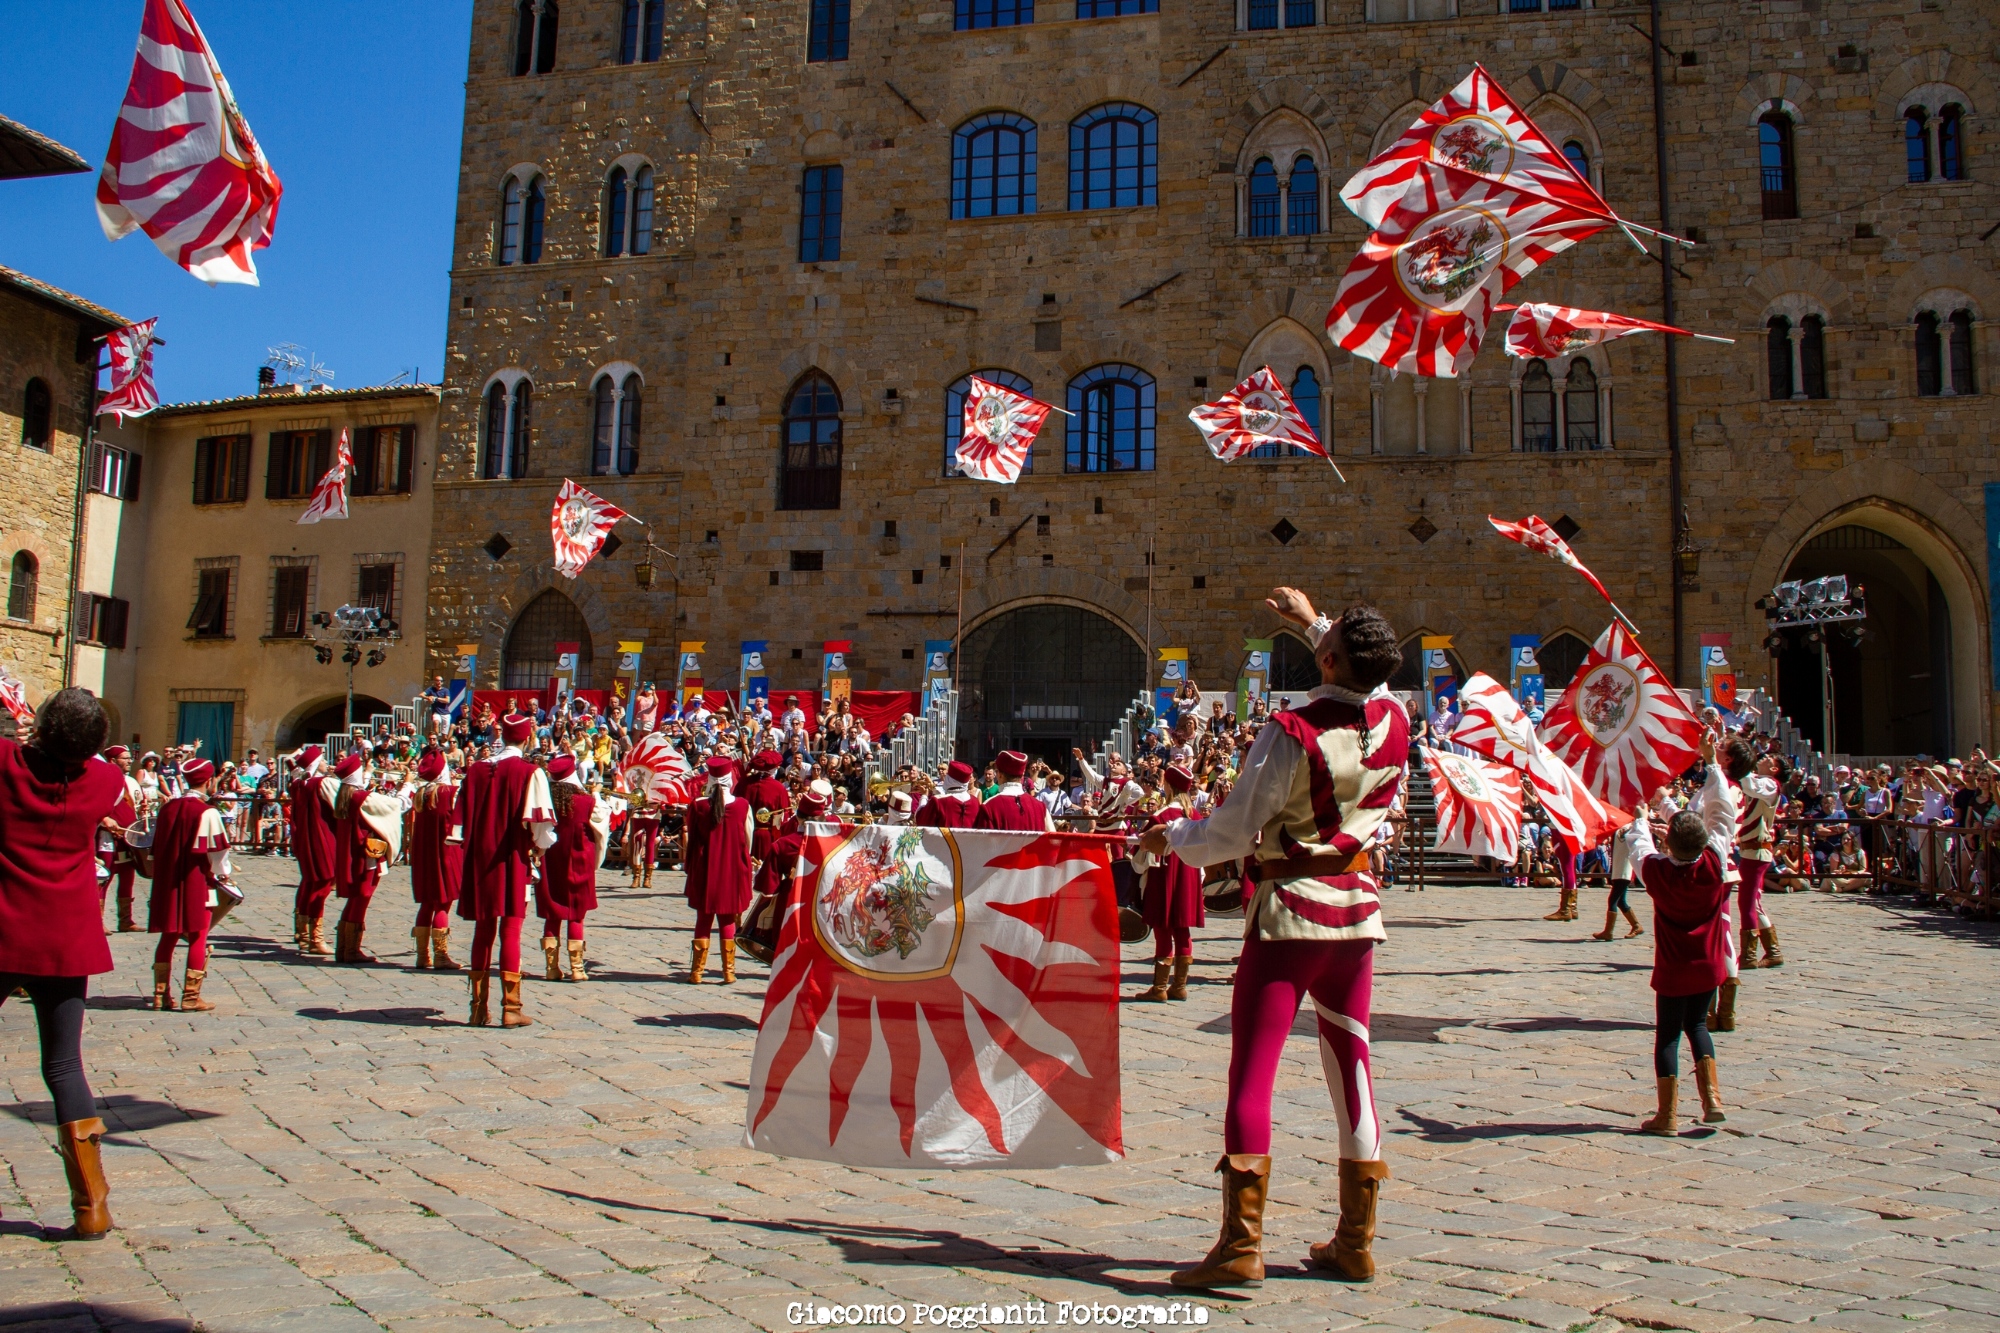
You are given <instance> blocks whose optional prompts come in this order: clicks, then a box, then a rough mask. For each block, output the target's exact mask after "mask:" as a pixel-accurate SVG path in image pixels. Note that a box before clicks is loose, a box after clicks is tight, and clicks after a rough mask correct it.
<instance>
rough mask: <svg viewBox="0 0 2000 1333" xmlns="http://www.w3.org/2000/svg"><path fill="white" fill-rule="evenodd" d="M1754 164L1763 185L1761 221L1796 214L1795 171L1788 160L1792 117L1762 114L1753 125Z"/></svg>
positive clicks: (1796, 179) (1774, 112)
mask: <svg viewBox="0 0 2000 1333" xmlns="http://www.w3.org/2000/svg"><path fill="white" fill-rule="evenodd" d="M1757 163H1758V170H1759V173H1760V176H1761V179H1762V182H1763V196H1764V218H1765V220H1766V221H1767V222H1778V221H1783V220H1785V219H1787V218H1795V217H1797V216H1798V215H1799V186H1798V172H1797V169H1796V167H1795V166H1794V164H1793V159H1792V118H1791V117H1790V116H1787V115H1786V114H1784V113H1783V112H1782V111H1770V112H1766V113H1765V114H1764V116H1763V118H1762V119H1760V120H1759V121H1758V122H1757Z"/></svg>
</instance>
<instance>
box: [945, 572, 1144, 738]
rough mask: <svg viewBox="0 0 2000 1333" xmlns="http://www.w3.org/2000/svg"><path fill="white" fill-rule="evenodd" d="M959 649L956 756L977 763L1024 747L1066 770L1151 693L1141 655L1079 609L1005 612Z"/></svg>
mask: <svg viewBox="0 0 2000 1333" xmlns="http://www.w3.org/2000/svg"><path fill="white" fill-rule="evenodd" d="M959 652H960V661H961V674H960V697H959V709H958V752H959V757H960V758H963V759H966V760H968V761H970V762H973V763H978V764H983V763H985V762H986V761H987V760H989V759H991V758H992V757H993V756H994V755H996V754H998V753H999V752H1000V751H1002V750H1019V751H1021V752H1022V753H1024V754H1029V755H1033V756H1034V757H1036V758H1039V759H1044V760H1046V761H1047V762H1048V763H1049V765H1050V766H1051V767H1053V768H1055V769H1056V770H1057V771H1059V772H1065V773H1066V772H1068V771H1069V770H1070V769H1071V767H1072V765H1071V762H1070V750H1071V749H1072V748H1081V749H1083V750H1085V751H1086V752H1087V751H1089V750H1091V749H1093V748H1095V747H1096V746H1098V745H1101V744H1103V742H1104V741H1105V739H1106V738H1107V737H1108V736H1109V735H1110V734H1111V729H1112V728H1113V727H1115V726H1117V725H1118V721H1119V719H1120V718H1122V717H1124V716H1125V710H1126V709H1127V708H1130V707H1131V706H1132V701H1133V700H1134V699H1136V698H1137V697H1138V696H1139V695H1140V694H1142V693H1144V691H1145V689H1146V655H1145V652H1144V650H1143V649H1142V648H1141V647H1140V646H1139V644H1138V643H1137V642H1136V641H1135V640H1134V639H1133V638H1132V636H1131V635H1130V634H1128V633H1126V632H1125V631H1124V630H1123V629H1122V628H1120V627H1119V626H1118V625H1117V624H1116V623H1115V622H1113V621H1111V620H1109V619H1107V618H1106V617H1104V616H1102V615H1099V614H1098V613H1096V612H1094V611H1089V610H1086V609H1084V608H1083V607H1080V606H1068V605H1061V604H1041V605H1035V606H1024V607H1020V608H1017V609H1015V610H1012V611H1005V612H1002V613H1001V614H1000V615H997V616H995V617H993V619H991V620H988V621H986V622H985V623H983V624H981V625H979V626H977V627H976V628H974V629H973V630H972V632H971V633H969V634H967V635H966V636H965V641H964V643H963V644H962V645H961V646H960V649H959Z"/></svg>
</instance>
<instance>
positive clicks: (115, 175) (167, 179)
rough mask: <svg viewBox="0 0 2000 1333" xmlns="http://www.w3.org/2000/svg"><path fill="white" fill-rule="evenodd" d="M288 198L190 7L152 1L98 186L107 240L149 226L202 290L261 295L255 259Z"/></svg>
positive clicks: (180, 0)
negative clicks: (233, 287)
mask: <svg viewBox="0 0 2000 1333" xmlns="http://www.w3.org/2000/svg"><path fill="white" fill-rule="evenodd" d="M283 193H284V187H283V186H282V185H280V184H279V183H278V173H277V172H275V171H273V170H271V164H270V163H269V162H267V161H266V160H265V159H264V151H263V149H261V148H259V147H258V146H257V140H256V139H255V138H254V137H253V136H252V135H251V133H250V126H249V125H248V123H246V122H245V121H244V119H243V113H242V112H241V111H239V110H238V109H237V107H236V98H235V96H234V94H232V93H231V92H230V91H229V80H227V79H225V78H223V77H222V66H221V65H219V64H217V63H216V59H215V52H214V51H213V50H211V49H210V47H209V45H208V39H207V38H205V37H203V36H202V34H201V28H200V27H199V26H198V25H197V24H196V23H195V21H194V15H193V14H192V13H190V12H189V11H188V7H187V4H186V3H185V0H146V12H145V15H144V17H142V18H141V19H140V21H139V53H138V55H137V56H135V57H134V58H133V61H132V81H131V83H130V84H129V85H128V86H127V87H126V89H125V102H124V105H122V106H121V107H119V109H118V123H117V124H116V126H114V127H113V129H112V131H111V146H110V147H109V148H107V149H106V150H105V152H104V170H103V171H102V172H101V173H100V174H99V176H98V179H97V220H98V222H99V223H100V224H102V226H103V227H104V234H105V236H106V237H108V238H109V239H111V240H114V241H116V240H122V239H123V238H124V237H126V236H129V235H131V234H132V232H133V231H134V230H137V229H139V228H142V227H143V228H144V229H145V232H146V234H147V235H148V236H150V237H152V238H153V244H155V245H157V246H159V247H160V250H161V252H162V253H164V254H165V255H166V256H167V257H168V258H169V259H171V260H173V261H174V262H175V263H176V264H179V265H180V266H181V267H182V268H184V269H186V270H187V271H188V272H190V273H192V274H194V275H195V276H196V277H197V278H200V279H201V280H202V281H203V282H206V283H208V284H210V285H211V286H213V285H214V284H215V283H218V282H241V283H248V284H249V285H250V286H252V287H254V286H256V285H257V265H256V263H255V262H254V261H253V260H252V259H251V251H253V250H260V249H262V248H263V247H265V246H267V245H269V244H270V243H271V232H272V229H273V228H274V227H275V226H276V225H277V221H278V197H279V196H280V195H281V194H283Z"/></svg>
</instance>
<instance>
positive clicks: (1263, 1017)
mask: <svg viewBox="0 0 2000 1333" xmlns="http://www.w3.org/2000/svg"><path fill="white" fill-rule="evenodd" d="M1374 988H1375V941H1373V940H1256V939H1252V940H1245V941H1244V942H1243V957H1242V959H1241V960H1240V961H1239V962H1238V963H1237V965H1236V989H1235V996H1234V999H1233V1000H1232V1001H1231V1003H1230V1007H1229V1022H1230V1043H1229V1110H1228V1112H1227V1115H1226V1117H1225V1120H1224V1126H1223V1140H1222V1142H1223V1149H1222V1150H1223V1151H1224V1152H1227V1153H1250V1154H1253V1155H1259V1156H1261V1155H1264V1154H1267V1153H1269V1152H1270V1151H1271V1089H1272V1086H1273V1085H1274V1084H1275V1083H1276V1082H1277V1078H1278V1059H1279V1057H1280V1056H1282V1055H1283V1054H1284V1053H1285V1036H1286V1034H1287V1033H1289V1032H1290V1031H1291V1030H1292V1020H1293V1019H1294V1018H1296V1017H1297V1016H1298V1012H1299V1002H1300V1000H1302V999H1303V998H1305V997H1306V996H1307V995H1310V996H1311V997H1312V1001H1313V1008H1314V1009H1315V1010H1316V1011H1317V1012H1318V1015H1319V1058H1320V1067H1321V1069H1322V1070H1323V1071H1324V1072H1325V1074H1326V1086H1327V1090H1328V1092H1330V1093H1331V1094H1332V1096H1333V1106H1334V1110H1335V1112H1336V1113H1337V1114H1338V1116H1339V1119H1340V1155H1341V1156H1342V1157H1344V1158H1350V1157H1351V1158H1357V1159H1361V1160H1364V1161H1365V1160H1370V1159H1374V1158H1378V1157H1380V1156H1381V1155H1382V1143H1381V1137H1380V1133H1379V1131H1378V1128H1377V1125H1376V1122H1375V1094H1374V1086H1373V1083H1372V1081H1371V1080H1370V1078H1369V1074H1368V1006H1369V1002H1370V1000H1371V998H1372V997H1373V994H1374Z"/></svg>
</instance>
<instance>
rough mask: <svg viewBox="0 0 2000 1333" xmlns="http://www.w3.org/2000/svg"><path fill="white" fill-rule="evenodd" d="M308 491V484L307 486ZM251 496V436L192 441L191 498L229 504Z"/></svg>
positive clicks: (209, 502)
mask: <svg viewBox="0 0 2000 1333" xmlns="http://www.w3.org/2000/svg"><path fill="white" fill-rule="evenodd" d="M307 489H308V491H310V489H311V488H310V487H308V488H307ZM249 496H250V437H249V436H248V435H215V436H210V437H209V438H207V439H200V440H196V441H195V442H194V502H195V503H196V504H198V505H207V504H229V503H231V502H233V501H237V500H245V499H248V498H249Z"/></svg>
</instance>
